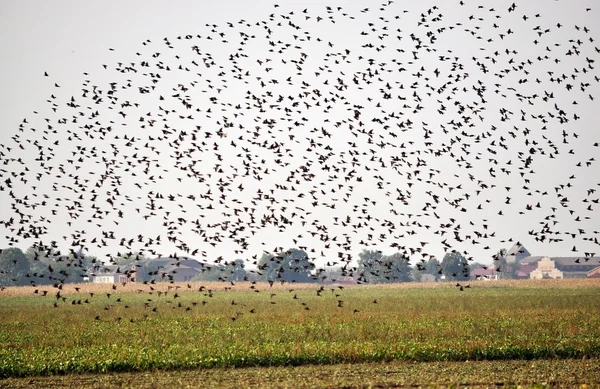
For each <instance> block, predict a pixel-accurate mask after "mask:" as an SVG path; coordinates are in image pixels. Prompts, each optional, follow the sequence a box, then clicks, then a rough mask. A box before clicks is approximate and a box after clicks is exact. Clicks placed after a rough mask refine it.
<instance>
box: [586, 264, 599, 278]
mask: <svg viewBox="0 0 600 389" xmlns="http://www.w3.org/2000/svg"><path fill="white" fill-rule="evenodd" d="M586 276H587V278H600V266H598V267H597V268H595V269H592V270H590V271H589V272H587V273H586Z"/></svg>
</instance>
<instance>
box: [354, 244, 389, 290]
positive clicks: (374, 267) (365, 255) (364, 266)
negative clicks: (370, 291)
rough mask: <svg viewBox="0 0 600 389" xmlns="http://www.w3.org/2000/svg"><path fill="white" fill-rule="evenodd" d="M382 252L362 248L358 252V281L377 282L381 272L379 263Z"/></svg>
mask: <svg viewBox="0 0 600 389" xmlns="http://www.w3.org/2000/svg"><path fill="white" fill-rule="evenodd" d="M382 257H383V254H382V253H381V251H376V250H363V251H362V252H361V253H360V254H358V274H359V275H360V276H359V277H358V281H359V282H367V283H369V284H376V283H379V281H380V277H381V273H380V264H381V258H382Z"/></svg>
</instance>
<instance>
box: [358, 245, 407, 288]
mask: <svg viewBox="0 0 600 389" xmlns="http://www.w3.org/2000/svg"><path fill="white" fill-rule="evenodd" d="M358 256H359V259H358V269H359V273H360V275H361V276H360V278H359V280H362V281H364V282H368V283H373V284H380V283H393V282H410V281H412V280H413V276H412V273H411V269H410V263H409V259H408V257H407V256H405V255H403V254H402V253H394V254H392V255H386V256H384V255H382V253H381V251H374V250H363V252H362V253H360V254H359V255H358Z"/></svg>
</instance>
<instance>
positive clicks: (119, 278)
mask: <svg viewBox="0 0 600 389" xmlns="http://www.w3.org/2000/svg"><path fill="white" fill-rule="evenodd" d="M132 275H133V276H132ZM91 281H92V282H93V283H96V284H120V283H125V282H135V269H134V268H133V269H131V270H125V271H121V268H120V267H119V266H102V267H100V268H99V269H97V270H96V271H95V272H94V274H93V275H92V277H91Z"/></svg>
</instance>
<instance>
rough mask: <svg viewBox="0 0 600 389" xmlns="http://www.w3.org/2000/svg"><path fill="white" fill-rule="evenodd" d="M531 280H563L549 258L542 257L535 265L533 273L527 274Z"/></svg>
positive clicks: (561, 274) (560, 273) (561, 273)
mask: <svg viewBox="0 0 600 389" xmlns="http://www.w3.org/2000/svg"><path fill="white" fill-rule="evenodd" d="M529 278H531V279H543V278H554V279H561V278H564V275H563V272H561V271H560V270H558V269H557V268H556V264H555V262H554V261H553V260H551V259H550V258H549V257H543V258H542V259H540V260H539V261H538V263H537V267H536V269H535V270H534V271H532V272H531V273H529Z"/></svg>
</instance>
